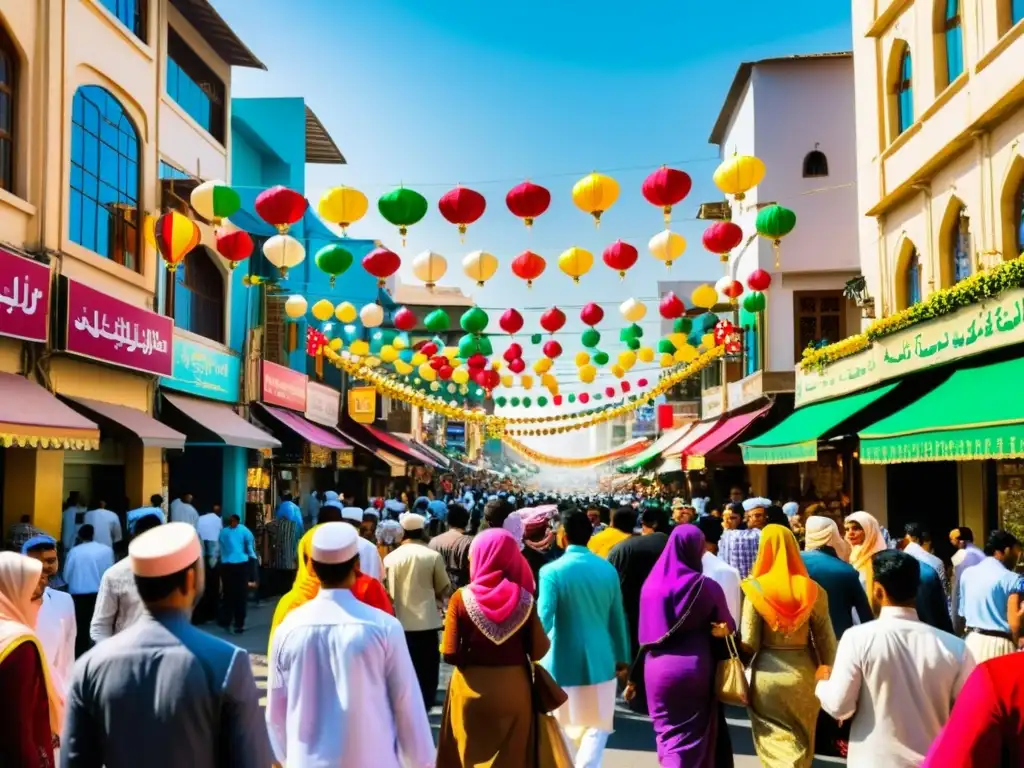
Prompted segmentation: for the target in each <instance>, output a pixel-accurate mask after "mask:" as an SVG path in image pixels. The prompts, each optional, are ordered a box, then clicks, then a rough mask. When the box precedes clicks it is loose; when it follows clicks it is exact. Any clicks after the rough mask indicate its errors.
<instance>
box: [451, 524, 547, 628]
mask: <svg viewBox="0 0 1024 768" xmlns="http://www.w3.org/2000/svg"><path fill="white" fill-rule="evenodd" d="M535 589H536V584H535V582H534V579H533V572H532V571H531V570H530V566H529V564H528V563H527V562H526V558H524V557H523V555H522V553H521V552H520V551H519V542H518V541H516V538H515V537H514V536H513V535H512V534H511V533H509V532H508V531H505V530H503V529H501V528H488V529H487V530H485V531H483V532H482V533H479V534H477V535H476V536H475V537H474V538H473V543H472V544H470V546H469V586H468V587H466V588H465V589H464V590H463V595H462V600H463V604H464V605H465V606H466V613H467V614H468V615H469V618H470V620H471V621H472V622H473V623H474V624H475V625H476V627H477V629H479V630H480V631H481V632H482V633H483V634H484V636H485V637H486V638H487V639H488V640H490V641H491V642H492V643H494V644H495V645H501V644H502V643H504V642H505V641H506V640H508V639H509V638H510V637H512V635H514V634H515V633H516V632H517V631H518V630H519V629H520V628H521V627H522V626H523V625H524V624H525V623H526V621H527V619H529V618H530V611H531V610H532V609H533V593H534V590H535Z"/></svg>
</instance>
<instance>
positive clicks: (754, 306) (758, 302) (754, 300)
mask: <svg viewBox="0 0 1024 768" xmlns="http://www.w3.org/2000/svg"><path fill="white" fill-rule="evenodd" d="M764 307H765V300H764V294H763V293H761V292H760V291H752V292H751V293H748V294H747V295H746V296H744V297H743V308H744V309H745V310H747V312H761V311H762V310H763V309H764Z"/></svg>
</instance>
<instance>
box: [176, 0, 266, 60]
mask: <svg viewBox="0 0 1024 768" xmlns="http://www.w3.org/2000/svg"><path fill="white" fill-rule="evenodd" d="M171 5H173V6H174V7H175V8H177V9H178V12H179V13H180V14H181V15H182V16H184V17H185V21H187V22H188V23H189V24H191V25H192V26H193V27H194V28H195V30H196V32H198V33H199V34H200V36H201V37H202V38H203V40H205V41H206V42H207V43H208V44H209V46H210V47H211V48H213V50H214V52H216V54H217V55H218V56H220V57H221V58H222V59H223V60H224V61H226V62H227V63H228V64H230V65H231V66H233V67H250V68H251V69H266V68H267V65H266V64H264V63H263V62H262V61H260V60H259V59H257V58H256V55H255V54H254V53H253V52H252V51H250V50H249V48H248V46H247V45H246V44H245V43H243V42H242V41H241V39H240V38H239V37H238V35H236V34H235V31H234V30H233V29H231V27H230V26H228V23H227V22H226V21H224V17H223V16H221V15H220V14H219V13H217V10H216V9H215V8H214V7H213V6H212V5H211V4H210V3H209V0H171Z"/></svg>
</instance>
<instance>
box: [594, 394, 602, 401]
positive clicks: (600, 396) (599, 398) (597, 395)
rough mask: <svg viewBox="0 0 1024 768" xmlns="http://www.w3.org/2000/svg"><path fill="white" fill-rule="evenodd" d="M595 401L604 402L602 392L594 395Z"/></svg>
mask: <svg viewBox="0 0 1024 768" xmlns="http://www.w3.org/2000/svg"><path fill="white" fill-rule="evenodd" d="M594 399H595V400H603V399H604V395H602V394H601V393H600V392H595V393H594Z"/></svg>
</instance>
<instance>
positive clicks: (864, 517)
mask: <svg viewBox="0 0 1024 768" xmlns="http://www.w3.org/2000/svg"><path fill="white" fill-rule="evenodd" d="M846 521H847V522H850V521H853V522H855V523H857V525H859V526H860V527H861V528H863V529H864V543H863V544H857V545H856V546H854V547H851V549H850V565H852V566H853V567H854V568H856V569H857V570H858V571H859V572H860V575H861V578H863V579H865V580H867V579H869V578H870V577H871V558H872V557H874V556H875V554H877V553H878V552H882V551H883V550H885V549H888V547H887V546H886V543H885V538H884V537H883V536H882V529H881V527H880V526H879V525H878V521H877V520H875V518H874V516H873V515H869V514H868V513H867V512H854V513H853V514H852V515H849V516H848V517H847V518H846Z"/></svg>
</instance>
